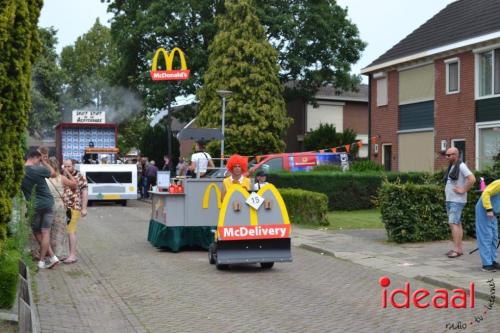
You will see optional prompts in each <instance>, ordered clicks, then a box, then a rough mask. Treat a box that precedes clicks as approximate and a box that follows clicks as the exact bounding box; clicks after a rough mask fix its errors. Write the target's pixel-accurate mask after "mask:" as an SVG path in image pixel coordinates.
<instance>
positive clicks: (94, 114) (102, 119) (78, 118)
mask: <svg viewBox="0 0 500 333" xmlns="http://www.w3.org/2000/svg"><path fill="white" fill-rule="evenodd" d="M72 122H73V123H90V124H104V123H106V113H105V112H104V111H90V110H73V117H72Z"/></svg>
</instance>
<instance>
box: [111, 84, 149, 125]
mask: <svg viewBox="0 0 500 333" xmlns="http://www.w3.org/2000/svg"><path fill="white" fill-rule="evenodd" d="M107 100H108V101H109V103H108V105H107V106H106V107H105V108H104V110H105V111H106V122H107V123H117V124H120V123H122V122H124V121H126V120H127V119H129V118H131V117H133V116H135V115H136V114H139V113H140V112H141V111H142V110H143V108H144V105H143V102H142V100H141V99H140V98H139V97H138V96H137V95H136V94H134V93H133V92H131V91H129V90H127V89H125V88H123V87H111V88H110V89H109V96H108V97H107Z"/></svg>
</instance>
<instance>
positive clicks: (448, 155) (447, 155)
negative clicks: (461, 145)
mask: <svg viewBox="0 0 500 333" xmlns="http://www.w3.org/2000/svg"><path fill="white" fill-rule="evenodd" d="M453 155H455V154H445V156H446V157H450V156H453Z"/></svg>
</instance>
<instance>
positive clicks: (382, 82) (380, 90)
mask: <svg viewBox="0 0 500 333" xmlns="http://www.w3.org/2000/svg"><path fill="white" fill-rule="evenodd" d="M382 105H387V78H386V77H384V78H380V79H378V80H377V106H382Z"/></svg>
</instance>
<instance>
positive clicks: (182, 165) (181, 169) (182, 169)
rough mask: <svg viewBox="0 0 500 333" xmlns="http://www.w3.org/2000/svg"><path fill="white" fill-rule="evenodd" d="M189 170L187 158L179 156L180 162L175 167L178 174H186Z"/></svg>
mask: <svg viewBox="0 0 500 333" xmlns="http://www.w3.org/2000/svg"><path fill="white" fill-rule="evenodd" d="M187 170H188V164H187V163H186V159H185V158H184V157H181V158H179V163H177V166H176V168H175V173H176V176H181V177H182V176H186V174H187Z"/></svg>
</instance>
